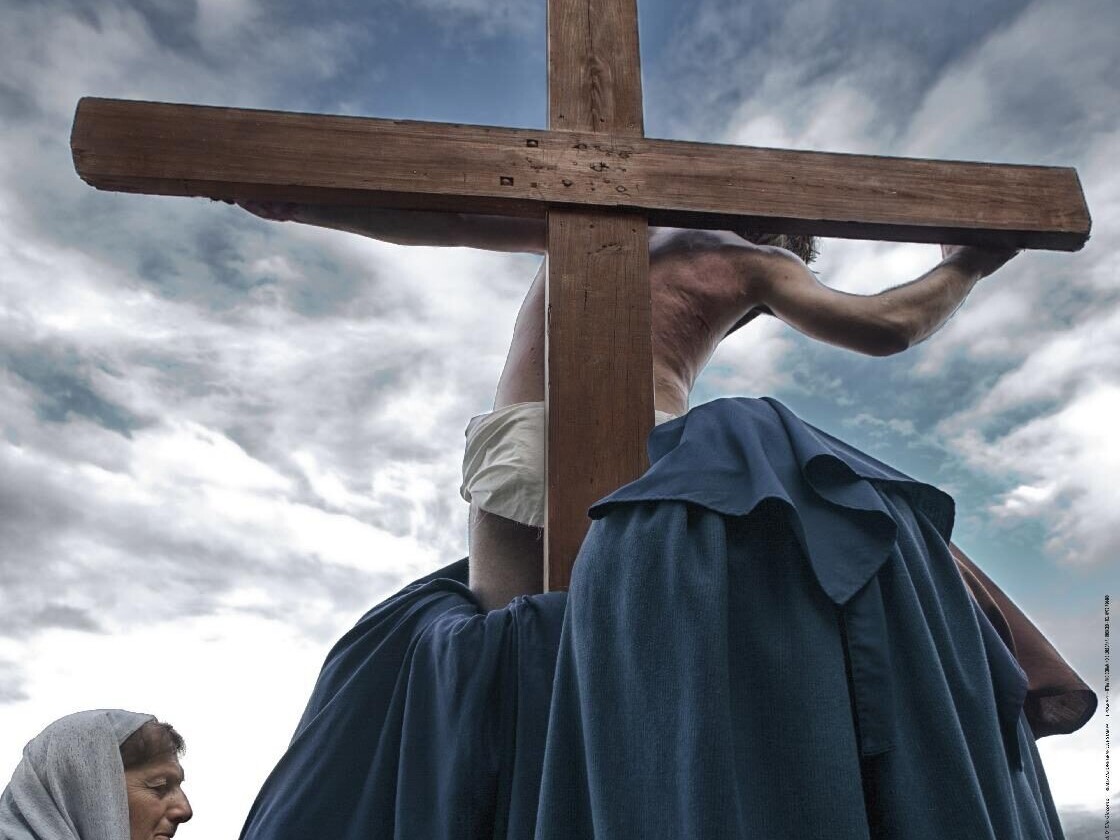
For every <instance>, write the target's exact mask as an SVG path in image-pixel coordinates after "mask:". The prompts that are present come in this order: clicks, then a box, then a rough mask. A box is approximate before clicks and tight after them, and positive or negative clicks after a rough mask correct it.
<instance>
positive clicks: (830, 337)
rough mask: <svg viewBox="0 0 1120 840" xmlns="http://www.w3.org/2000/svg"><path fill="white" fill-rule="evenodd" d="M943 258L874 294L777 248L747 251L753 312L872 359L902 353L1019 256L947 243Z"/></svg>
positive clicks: (938, 327)
mask: <svg viewBox="0 0 1120 840" xmlns="http://www.w3.org/2000/svg"><path fill="white" fill-rule="evenodd" d="M941 251H942V260H941V262H940V263H938V264H937V265H936V266H934V267H933V268H932V269H930V270H929V271H927V272H926V273H925V274H923V275H922V276H921V277H919V278H917V279H916V280H912V281H911V282H909V283H906V284H904V285H901V286H896V287H894V288H892V289H887V290H886V291H883V292H879V293H877V294H874V295H853V294H848V293H847V292H840V291H837V290H836V289H831V288H829V287H828V286H825V285H823V284H822V283H820V282H819V281H818V280H817V279H816V277H814V276H813V274H812V272H810V271H809V270H808V268H807V267H806V266H805V264H804V263H803V262H801V260H799V259H798V258H797V257H795V256H793V255H792V254H790V253H788V252H784V251H780V250H779V249H773V248H770V249H755V248H752V249H743V251H742V256H741V257H740V259H742V260H744V262H745V263H746V264H745V265H744V270H746V271H751V272H752V273H753V276H754V277H755V278H757V281H756V282H755V283H752V284H751V287H752V296H753V297H755V298H756V303H755V306H756V307H765V308H767V309H769V310H770V312H772V313H773V314H774V315H776V316H777V317H779V318H781V319H782V320H783V321H785V322H786V323H788V324H789V325H790V326H792V327H794V328H795V329H797V330H798V331H799V332H802V333H804V334H805V335H808V336H810V337H811V338H816V339H819V340H820V341H826V342H828V343H829V344H835V345H837V346H839V347H845V348H847V349H849V350H855V351H856V352H859V353H865V354H867V355H871V356H889V355H891V354H893V353H900V352H902V351H903V350H905V349H907V348H908V347H912V346H913V345H915V344H917V343H918V342H921V341H924V340H925V339H926V338H929V336H931V335H933V333H935V332H937V330H939V329H941V327H942V326H944V325H945V323H946V322H947V321H948V320H949V318H950V317H951V316H952V315H953V313H954V312H956V311H957V309H958V308H959V307H960V305H961V303H962V302H963V301H964V299H965V298H966V297H968V294H969V293H970V292H971V291H972V289H973V287H974V286H975V285H976V284H977V282H979V281H980V280H981V279H982V278H984V277H986V276H988V275H989V274H991V273H992V272H994V271H995V270H996V269H998V268H999V267H1000V266H1001V265H1003V264H1004V263H1006V262H1007V261H1008V260H1009V259H1011V258H1012V257H1013V256H1014V255H1015V253H1016V252H1014V251H1009V250H998V251H997V250H988V249H983V248H972V247H964V246H956V245H943V246H942V248H941Z"/></svg>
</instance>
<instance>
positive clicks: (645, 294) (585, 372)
mask: <svg viewBox="0 0 1120 840" xmlns="http://www.w3.org/2000/svg"><path fill="white" fill-rule="evenodd" d="M648 268H649V247H648V235H647V227H646V222H645V219H644V218H643V217H641V216H634V215H631V214H607V213H602V212H595V213H587V212H579V211H571V210H555V211H552V212H550V213H549V214H548V329H547V343H546V359H547V362H546V364H547V371H548V376H547V384H546V394H547V396H546V400H547V403H546V404H547V414H546V417H547V420H548V432H547V435H546V441H547V443H546V452H547V459H546V462H545V463H546V464H547V473H546V475H547V486H546V490H545V504H546V510H547V516H546V524H545V584H546V588H547V589H548V590H550V591H551V590H557V589H567V588H568V581H569V579H570V578H571V569H572V564H573V562H574V561H575V557H576V554H577V553H578V551H579V547H580V545H581V544H582V542H583V538H584V535H585V534H586V532H587V527H588V525H589V524H590V520H589V519H588V518H587V508H588V507H589V506H590V505H591V503H592V502H594V501H596V500H597V499H599V498H601V497H603V496H605V495H607V494H608V493H610V492H611V491H613V490H615V489H617V488H619V487H621V486H622V485H623V484H625V483H627V482H629V481H632V480H633V479H635V478H637V477H638V476H640V475H641V474H642V473H643V472H644V471H645V469H646V467H647V466H648V461H647V456H646V450H645V442H646V437H647V436H648V435H649V430H650V429H651V428H652V426H653V356H652V348H651V344H650V323H651V321H650V291H649V271H648Z"/></svg>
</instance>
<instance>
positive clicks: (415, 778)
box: [242, 204, 1096, 840]
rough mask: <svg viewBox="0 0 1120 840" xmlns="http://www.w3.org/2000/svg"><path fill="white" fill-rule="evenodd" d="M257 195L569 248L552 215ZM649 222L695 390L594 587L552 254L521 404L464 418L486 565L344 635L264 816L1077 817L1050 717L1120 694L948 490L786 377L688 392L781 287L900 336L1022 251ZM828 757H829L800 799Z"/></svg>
mask: <svg viewBox="0 0 1120 840" xmlns="http://www.w3.org/2000/svg"><path fill="white" fill-rule="evenodd" d="M245 207H246V209H248V210H250V211H251V212H253V213H255V214H257V215H258V216H262V217H264V218H266V219H275V220H288V221H297V222H302V223H305V224H312V225H318V226H322V227H328V228H334V229H338V230H343V231H349V232H352V233H358V234H361V235H364V236H370V237H374V238H376V239H380V240H383V241H387V242H393V243H398V244H403V245H442V246H459V247H474V248H484V249H489V250H494V251H515V252H518V251H519V252H533V253H544V251H545V229H544V225H543V223H541V222H540V221H532V220H516V219H506V218H497V217H486V216H470V215H456V214H435V213H420V212H412V213H403V212H387V211H377V210H370V209H366V208H354V207H327V206H297V205H290V204H246V205H245ZM649 244H650V272H649V277H650V288H651V296H652V344H653V346H652V350H653V368H654V369H653V374H654V386H655V387H654V408H655V411H656V418H655V419H656V420H657V421H659V422H665V421H669V420H670V418H673V417H679V419H677V420H673V421H672V422H671V423H667V425H665V426H662V427H661V428H660V429H656V430H655V431H654V432H653V434H652V435H651V438H650V450H651V462H653V463H652V465H651V467H650V469H649V470H648V471H647V472H646V473H645V474H644V475H643V476H642V477H641V478H640V479H638V480H636V481H634V482H632V483H630V484H628V485H627V486H626V487H624V488H621V489H620V490H618V491H616V492H615V493H612V494H611V495H610V496H609V497H607V499H606V500H604V501H602V502H600V503H597V504H596V505H595V507H594V509H593V510H592V511H591V515H592V517H593V518H594V519H595V520H596V521H595V522H594V523H593V524H592V526H591V528H590V530H589V531H588V535H587V537H586V539H585V540H584V543H583V546H582V548H581V554H580V561H579V563H578V564H577V565H576V567H575V569H574V573H573V575H572V581H571V588H570V590H568V591H567V592H549V593H544V594H540V593H541V590H542V582H543V581H542V550H543V543H542V539H541V537H542V533H541V525H542V523H543V521H544V509H543V505H544V500H543V497H544V493H543V489H544V451H543V450H544V439H545V433H544V407H543V400H544V397H545V382H544V380H545V366H544V346H545V300H544V299H545V277H544V272H543V270H542V271H539V272H538V273H537V276H536V278H535V279H534V280H533V282H532V284H531V285H530V288H529V291H528V294H527V295H526V297H525V300H524V303H523V304H522V306H521V310H520V312H519V313H518V316H517V319H516V323H515V326H514V331H513V339H512V341H511V344H510V349H509V354H508V356H507V359H506V364H505V368H504V369H503V371H502V374H501V377H500V379H499V381H498V387H497V393H496V396H495V399H494V410H493V411H492V412H490V413H488V414H485V415H482V416H480V417H476V418H474V419H472V420H471V422H470V424H469V425H468V427H467V441H466V453H465V456H464V465H463V485H462V488H461V493H462V495H463V496H464V498H465V499H467V500H468V501H469V502H470V504H471V511H470V531H469V540H470V551H469V559H468V562H467V563H463V562H462V561H460V562H458V563H455V564H453V565H451V566H448V567H447V568H444V569H440V570H439V571H437V572H434V573H432V574H430V575H428V576H426V577H424V578H421V579H420V580H418V581H415V582H414V583H412V584H410V585H408V586H406V587H405V588H404V589H402V590H401V591H400V592H398V593H396V594H394V595H392V596H390V597H389V598H388V599H386V600H385V601H384V602H382V603H381V604H378V605H376V606H374V607H373V608H372V609H371V610H370V611H369V612H367V613H366V614H365V615H364V616H363V617H362V618H361V619H360V620H359V621H358V623H357V624H356V625H355V627H354V628H353V629H352V630H351V631H349V632H348V633H347V634H346V635H345V636H344V637H343V638H342V639H341V640H340V641H339V642H338V643H337V644H336V645H335V646H334V647H333V648H332V650H331V652H330V653H329V654H328V656H327V661H326V663H325V664H324V666H323V669H322V671H321V672H320V676H319V679H318V680H317V682H316V686H315V689H314V690H313V692H312V695H311V698H310V699H309V701H308V705H307V709H306V711H305V713H304V715H303V718H302V719H301V721H300V723H299V726H298V728H297V731H296V735H295V737H294V738H293V739H292V742H291V744H290V746H289V748H288V751H287V753H286V754H285V756H284V757H283V758H282V759H281V761H280V763H279V764H278V765H277V767H276V769H275V770H274V771H273V773H272V775H271V776H270V777H269V779H268V781H267V782H266V783H265V785H264V787H263V788H262V790H261V793H260V795H259V796H258V798H257V801H256V803H255V804H254V806H253V810H252V811H251V812H250V815H249V817H248V819H247V821H246V827H245V830H244V832H243V834H242V837H243V840H302V839H303V838H305V837H309V836H327V835H329V836H335V837H354V838H362V840H364V838H367V837H374V836H378V837H380V836H390V835H392V836H402V837H404V836H408V837H439V838H448V840H450V838H452V837H467V836H470V837H482V836H486V837H489V836H495V837H497V836H502V837H533V838H535V840H570V838H572V837H590V836H595V837H602V838H608V839H613V838H619V840H621V838H629V837H637V836H641V837H699V838H704V837H719V838H725V837H755V836H765V837H806V836H808V837H819V836H826V835H827V836H833V835H835V836H844V837H869V838H874V839H875V840H895V838H898V837H902V836H905V837H907V839H908V840H913V838H919V837H920V838H923V839H924V838H929V840H933V838H941V837H984V838H988V839H989V840H995V838H996V837H999V838H1004V837H1018V838H1023V840H1025V838H1027V837H1031V838H1034V837H1039V838H1041V837H1052V836H1058V835H1059V834H1060V826H1058V823H1057V817H1056V816H1055V815H1054V812H1053V805H1052V802H1051V801H1050V798H1049V793H1048V791H1047V789H1046V786H1045V775H1044V773H1043V768H1042V765H1041V762H1040V760H1039V759H1038V756H1037V752H1036V751H1035V748H1034V738H1037V737H1039V736H1040V735H1046V734H1056V733H1061V732H1071V731H1073V730H1075V729H1077V728H1078V727H1080V726H1082V725H1083V724H1084V723H1085V721H1086V720H1088V718H1089V716H1091V715H1092V713H1093V709H1094V707H1095V703H1096V700H1095V696H1094V695H1093V693H1092V692H1091V691H1090V690H1089V689H1088V687H1087V686H1086V685H1085V684H1084V682H1082V681H1081V680H1080V679H1079V678H1078V677H1077V675H1076V674H1075V673H1073V672H1072V670H1070V669H1069V667H1068V665H1066V663H1065V662H1064V661H1063V660H1062V659H1061V657H1060V656H1059V655H1058V654H1057V652H1056V651H1055V650H1054V648H1053V647H1052V646H1051V645H1050V644H1049V643H1048V642H1047V641H1046V639H1045V637H1043V636H1042V634H1041V633H1039V632H1038V630H1037V628H1035V627H1034V626H1033V625H1032V624H1031V623H1030V622H1029V620H1027V619H1026V617H1025V616H1023V615H1022V613H1021V612H1019V611H1018V610H1017V609H1016V608H1015V606H1014V604H1013V603H1011V602H1010V601H1009V600H1008V599H1007V598H1006V596H1004V595H1003V593H1002V592H1000V591H999V589H998V588H997V587H995V586H994V584H992V583H991V581H989V580H988V579H987V578H986V577H985V576H984V575H983V573H982V572H980V571H979V570H978V569H976V568H975V567H974V566H972V565H971V564H970V563H969V562H968V560H967V558H965V557H963V555H961V554H960V553H959V552H958V551H956V550H955V548H954V547H952V546H951V545H949V544H948V543H947V541H948V539H949V537H950V534H951V527H952V520H953V512H952V511H953V506H952V501H951V499H949V497H948V496H946V495H945V494H943V493H941V492H940V491H938V490H936V489H935V488H933V487H931V486H929V485H924V484H922V483H920V482H916V481H914V480H913V479H910V478H908V477H906V476H904V475H902V474H901V473H898V472H897V471H894V470H892V469H891V468H889V467H888V466H886V465H883V464H880V463H879V462H876V461H874V459H873V458H871V457H870V456H866V455H864V454H863V453H859V452H858V451H856V450H854V449H852V448H851V447H849V446H847V445H846V444H844V443H843V442H842V441H838V440H836V439H835V438H832V437H831V436H829V435H827V434H826V433H824V432H821V431H820V430H816V429H813V428H812V427H810V426H808V425H807V424H805V423H803V421H800V420H799V419H798V418H796V416H795V415H793V414H792V412H790V411H789V410H788V409H787V408H785V407H784V406H782V405H781V404H780V403H777V401H773V400H766V399H760V400H756V399H726V400H716V401H713V402H712V403H709V404H706V405H702V406H696V407H695V408H693V409H691V410H690V407H689V395H690V393H691V391H692V387H693V385H694V383H695V382H696V379H697V377H698V376H699V374H700V372H701V371H702V370H703V368H704V366H705V365H706V364H707V362H708V361H709V359H710V358H711V357H712V354H713V352H714V351H715V349H716V347H717V346H718V345H719V343H720V341H722V340H723V339H724V338H725V337H726V336H727V335H729V334H730V333H731V332H733V331H734V330H736V329H738V328H740V327H742V326H744V325H746V324H747V323H748V322H749V321H751V320H752V319H753V318H754V317H756V316H757V315H758V314H760V313H766V314H770V315H772V316H774V317H777V318H780V319H781V320H783V321H785V322H786V323H788V324H790V325H791V326H792V327H794V328H795V329H797V330H799V331H800V332H802V333H804V334H806V335H808V336H810V337H812V338H815V339H818V340H821V341H825V342H828V343H831V344H835V345H838V346H840V347H844V348H847V349H850V350H854V351H856V352H859V353H864V354H868V355H875V356H885V355H890V354H893V353H898V352H901V351H903V350H905V349H906V348H908V347H910V346H912V345H914V344H916V343H918V342H920V341H923V340H924V339H926V338H927V337H929V336H930V335H932V334H933V333H934V332H936V331H937V330H938V329H939V328H940V327H941V326H943V325H944V324H945V322H946V321H947V320H948V319H949V318H950V317H951V316H952V314H953V313H954V312H955V311H956V309H957V308H958V307H959V306H960V305H961V303H962V301H963V300H964V299H965V298H966V297H967V296H968V294H969V292H971V291H972V289H973V288H974V287H975V285H976V284H977V282H979V281H980V279H981V278H983V277H986V276H987V275H989V274H991V273H992V272H994V271H995V270H996V269H998V268H999V267H1000V266H1002V265H1003V264H1004V263H1005V262H1007V261H1008V260H1009V259H1010V258H1011V257H1012V256H1013V252H1011V251H995V250H983V249H979V248H966V247H957V246H943V247H942V259H941V260H940V262H938V264H937V265H935V266H934V267H933V268H931V269H930V270H929V271H928V272H926V273H925V274H923V275H922V276H921V277H918V278H917V279H915V280H912V281H910V282H908V283H905V284H903V285H901V286H896V287H894V288H891V289H888V290H886V291H883V292H879V293H878V294H874V295H851V294H846V293H843V292H839V291H836V290H834V289H830V288H829V287H827V286H825V285H822V284H821V283H819V282H818V281H817V279H816V277H815V276H814V275H813V273H812V272H811V271H809V269H808V267H807V264H806V263H807V261H808V260H810V259H811V258H812V257H813V250H814V243H813V242H812V240H810V239H796V238H785V237H775V236H767V235H761V234H758V233H755V232H752V231H743V232H742V235H741V234H737V233H731V232H720V231H689V230H676V229H654V230H652V231H651V235H650V243H649ZM682 415H683V416H682ZM954 561H955V563H954ZM464 566H466V567H467V568H464ZM467 587H469V591H468V589H467ZM519 596H523V597H519ZM1014 657H1017V658H1018V661H1019V663H1020V665H1019V666H1017V665H1016V663H1015V661H1014ZM1020 666H1021V667H1020ZM1024 672H1025V673H1024ZM953 733H955V734H953ZM803 778H816V779H828V780H829V784H827V785H818V786H815V787H814V790H813V792H812V795H810V796H807V797H803V798H801V799H800V800H799V802H798V807H797V808H790V807H789V798H788V797H789V790H790V789H791V788H790V787H789V786H790V784H792V783H793V782H791V780H795V779H803ZM961 791H967V792H968V793H967V795H962V794H961Z"/></svg>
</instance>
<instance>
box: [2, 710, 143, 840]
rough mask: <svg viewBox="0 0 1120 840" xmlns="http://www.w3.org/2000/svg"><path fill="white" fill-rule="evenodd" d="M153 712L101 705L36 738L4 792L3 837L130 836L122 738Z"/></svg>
mask: <svg viewBox="0 0 1120 840" xmlns="http://www.w3.org/2000/svg"><path fill="white" fill-rule="evenodd" d="M150 720H155V718H153V717H152V716H151V715H141V714H137V713H136V712H126V711H123V710H121V709H97V710H95V711H92V712H78V713H77V714H73V715H67V716H66V717H64V718H61V719H59V720H56V721H55V722H54V723H52V724H51V725H50V726H48V727H47V728H46V729H44V730H43V731H42V732H40V733H39V734H38V735H37V736H35V737H34V738H32V739H31V741H29V742H28V744H27V746H26V747H24V748H23V759H22V760H21V761H20V763H19V765H18V766H17V767H16V772H15V773H14V774H12V781H11V783H10V784H9V785H8V786H7V787H6V788H5V789H4V793H3V795H2V796H0V840H128V837H129V827H128V796H127V794H126V793H125V787H124V764H123V763H122V762H121V753H120V746H121V744H122V743H123V742H124V741H125V740H126V739H127V738H128V736H129V735H131V734H132V733H133V732H135V731H136V730H137V729H139V728H140V727H141V726H143V725H144V724H145V723H147V722H148V721H150Z"/></svg>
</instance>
